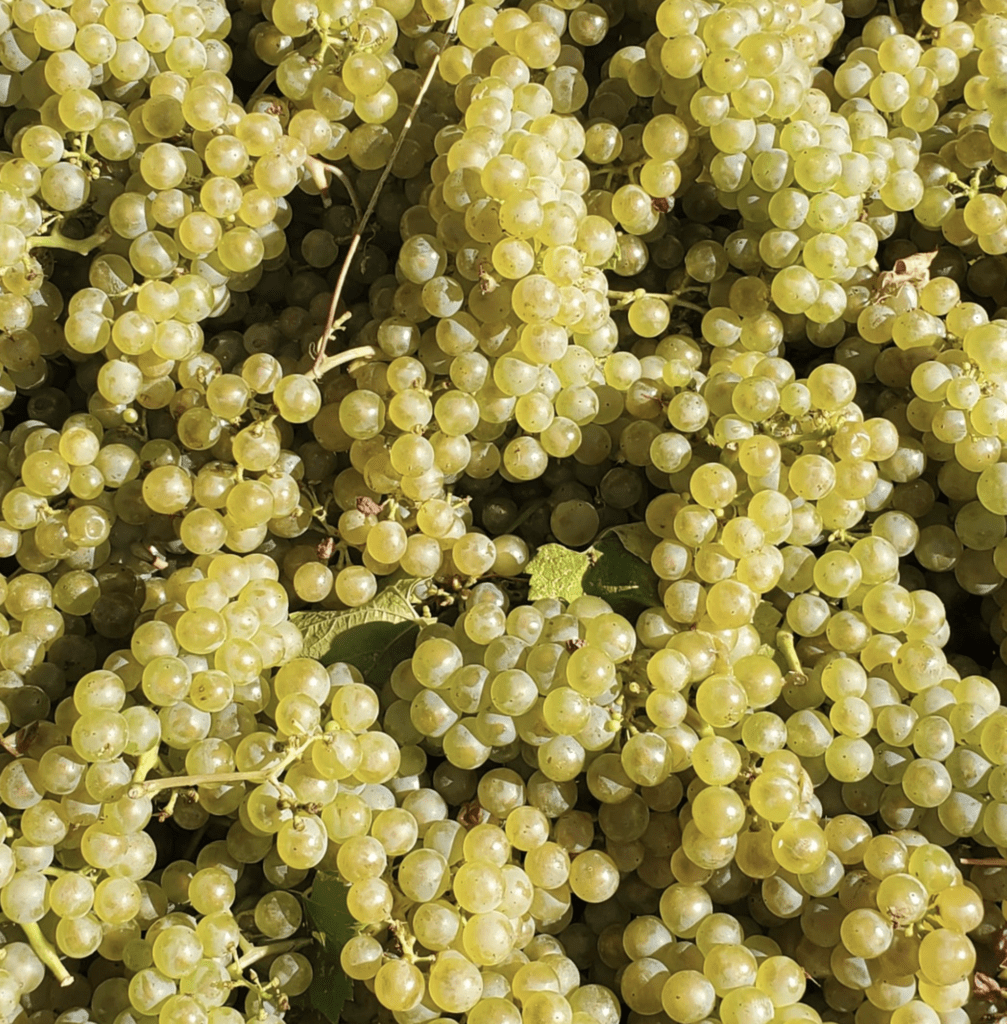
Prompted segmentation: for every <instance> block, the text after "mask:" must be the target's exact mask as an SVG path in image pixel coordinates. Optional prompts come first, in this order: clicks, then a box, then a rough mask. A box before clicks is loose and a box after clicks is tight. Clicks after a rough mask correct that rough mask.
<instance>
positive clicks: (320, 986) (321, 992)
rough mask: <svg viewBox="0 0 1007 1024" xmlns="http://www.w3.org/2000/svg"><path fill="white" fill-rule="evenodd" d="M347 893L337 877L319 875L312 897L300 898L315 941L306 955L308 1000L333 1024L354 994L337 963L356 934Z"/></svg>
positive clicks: (314, 884) (349, 982)
mask: <svg viewBox="0 0 1007 1024" xmlns="http://www.w3.org/2000/svg"><path fill="white" fill-rule="evenodd" d="M346 890H347V887H346V886H345V885H344V884H343V883H342V882H341V881H340V880H339V878H338V877H337V876H336V875H333V874H330V873H328V872H325V871H319V872H318V874H317V875H316V876H315V881H314V883H313V884H312V886H311V895H310V896H302V897H301V898H302V900H303V902H304V909H305V910H306V911H307V914H308V921H309V924H310V925H311V929H312V932H313V933H314V936H315V940H316V941H315V944H314V945H313V946H311V947H310V948H309V950H308V953H307V955H308V959H309V960H310V962H311V970H312V978H311V987H310V988H309V989H308V996H309V997H310V1001H311V1005H312V1006H313V1007H314V1008H315V1009H316V1010H318V1011H319V1012H320V1013H322V1014H324V1016H325V1017H327V1018H328V1019H329V1020H330V1021H331V1022H332V1024H338V1021H339V1014H340V1012H341V1011H342V1008H343V1004H344V1003H345V1002H346V1000H347V999H349V998H350V996H351V995H352V994H353V982H352V981H351V980H350V979H349V978H348V977H347V976H346V972H345V971H344V970H343V968H342V966H341V965H340V963H339V953H340V950H341V949H342V948H343V946H344V945H345V943H346V941H347V939H349V938H352V936H353V935H354V934H355V932H356V927H355V923H354V920H353V918H352V916H351V915H350V912H349V911H348V910H347V909H346Z"/></svg>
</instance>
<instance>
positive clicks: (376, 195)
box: [312, 0, 464, 377]
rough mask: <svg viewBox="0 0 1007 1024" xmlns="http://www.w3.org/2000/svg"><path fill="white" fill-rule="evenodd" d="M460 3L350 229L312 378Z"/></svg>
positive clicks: (450, 34) (455, 24) (323, 357)
mask: <svg viewBox="0 0 1007 1024" xmlns="http://www.w3.org/2000/svg"><path fill="white" fill-rule="evenodd" d="M463 6H464V4H463V2H462V0H458V3H457V6H456V7H455V12H454V14H453V15H452V16H451V21H450V22H448V26H447V28H446V29H445V30H444V38H443V39H442V40H441V45H440V49H438V51H437V52H436V53H435V54H434V56H433V60H431V61H430V66H429V67H428V68H427V73H426V75H424V77H423V82H422V83H421V84H420V87H419V90H418V91H417V93H416V99H415V100H413V105H412V106H411V107H410V109H409V113H408V114H407V115H406V119H405V121H403V122H402V128H401V130H400V131H399V134H398V138H396V140H395V145H394V146H392V151H391V153H390V154H389V156H388V161H387V162H386V164H385V169H384V170H383V171H382V172H381V177H380V178H379V179H378V183H377V185H376V186H375V187H374V191H373V192H372V193H371V197H370V199H368V201H367V208H366V209H365V210H364V212H363V215H362V216H361V218H360V221H359V222H358V224H357V227H356V230H355V231H354V232H353V237H352V238H351V239H350V245H349V248H348V249H347V250H346V255H345V256H344V257H343V265H342V266H341V267H340V268H339V277H338V278H337V279H336V286H335V288H333V289H332V299H331V300H330V302H329V313H328V316H327V317H326V318H325V327H324V328H323V329H322V336H321V338H319V340H318V354H317V355H316V356H315V363H314V366H313V368H312V372H313V375H314V376H315V377H319V376H321V367H322V365H323V363H324V362H325V360H326V358H327V357H326V355H325V349H326V346H327V345H328V343H329V339H330V338H331V337H332V335H333V334H334V333H335V331H336V329H337V324H336V309H337V308H338V307H339V300H340V298H342V294H343V288H344V287H345V285H346V278H347V277H348V276H349V273H350V266H351V264H352V263H353V257H354V256H356V254H357V249H359V248H360V243H361V241H362V240H363V237H364V228H365V227H367V222H368V221H369V220H370V219H371V215H372V214H373V213H374V211H375V210H376V209H377V206H378V200H379V199H380V197H381V192H382V190H383V189H384V187H385V183H386V182H387V181H388V176H389V175H390V174H391V173H392V167H393V166H394V164H395V160H396V158H397V157H398V155H399V151H400V150H401V149H402V145H403V143H404V142H405V141H406V134H407V133H408V131H409V129H410V128H412V126H413V121H414V120H415V119H416V115H417V113H418V112H419V109H420V104H421V103H422V102H423V98H424V96H426V94H427V90H428V89H429V88H430V85H431V83H432V82H433V80H434V76H435V75H436V74H437V68H438V66H439V65H440V62H441V55H442V54H443V53H444V51H445V50H446V49H447V48H448V46H449V45H450V43H451V39H452V37H453V36H454V34H455V31H456V29H457V27H458V17H459V15H460V14H461V12H462V7H463Z"/></svg>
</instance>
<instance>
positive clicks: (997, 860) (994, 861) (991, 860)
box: [958, 857, 1007, 868]
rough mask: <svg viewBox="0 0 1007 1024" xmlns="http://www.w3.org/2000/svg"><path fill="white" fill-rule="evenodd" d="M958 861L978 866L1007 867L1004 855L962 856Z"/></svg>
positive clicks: (970, 865)
mask: <svg viewBox="0 0 1007 1024" xmlns="http://www.w3.org/2000/svg"><path fill="white" fill-rule="evenodd" d="M958 863H959V864H967V865H968V866H969V867H976V868H1007V860H1004V858H1003V857H962V858H961V860H960V861H959V862H958Z"/></svg>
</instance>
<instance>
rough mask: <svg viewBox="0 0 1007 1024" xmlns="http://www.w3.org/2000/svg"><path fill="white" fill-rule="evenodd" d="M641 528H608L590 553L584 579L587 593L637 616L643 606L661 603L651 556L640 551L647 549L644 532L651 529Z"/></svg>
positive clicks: (583, 583) (620, 611)
mask: <svg viewBox="0 0 1007 1024" xmlns="http://www.w3.org/2000/svg"><path fill="white" fill-rule="evenodd" d="M640 525H641V526H642V524H640ZM627 530H628V531H629V532H628V533H627ZM620 531H621V532H620ZM642 531H643V532H641V530H640V529H639V528H636V529H634V528H631V527H629V528H627V527H617V528H615V529H612V530H606V531H605V532H604V533H603V534H602V535H601V537H599V539H598V542H597V543H596V544H595V546H594V547H593V548H592V549H591V550H590V551H589V552H588V556H589V560H590V565H589V566H588V568H587V571H586V572H585V573H584V576H583V579H582V585H583V588H584V593H585V594H593V595H594V596H595V597H603V598H604V599H605V600H606V601H608V603H609V604H610V605H611V606H612V608H613V609H614V610H615V611H617V612H619V614H620V615H627V616H635V615H638V614H639V613H640V612H641V611H642V610H643V609H644V608H653V607H654V605H660V604H661V595H660V592H659V591H658V586H657V573H655V572H654V570H653V569H652V568H651V565H650V560H649V557H648V558H643V557H641V554H640V553H642V552H643V551H645V550H646V548H647V543H648V541H647V538H646V536H645V533H646V534H650V531H649V530H647V528H646V526H642ZM623 534H625V536H624V535H623ZM651 536H652V535H651ZM656 544H657V538H656V537H655V538H654V545H656ZM651 550H653V545H652V546H651Z"/></svg>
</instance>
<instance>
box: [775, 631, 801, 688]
mask: <svg viewBox="0 0 1007 1024" xmlns="http://www.w3.org/2000/svg"><path fill="white" fill-rule="evenodd" d="M776 648H777V650H778V651H779V652H780V654H782V655H783V659H784V661H786V663H787V668H789V669H790V673H789V676H790V679H789V681H790V682H792V683H794V684H795V685H796V686H804V685H805V684H806V683H807V681H808V677H807V676H806V675H805V674H804V669H803V668H801V659H800V658H799V657H798V656H797V648H796V647H795V646H794V634H793V633H791V632H790V630H788V629H781V630H780V631H779V632H778V633H777V634H776Z"/></svg>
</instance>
